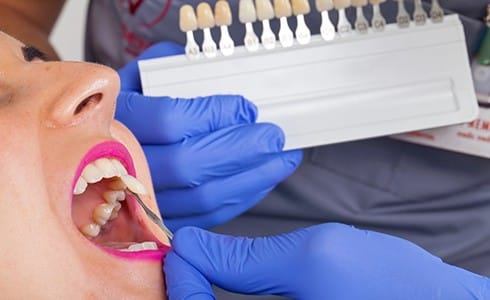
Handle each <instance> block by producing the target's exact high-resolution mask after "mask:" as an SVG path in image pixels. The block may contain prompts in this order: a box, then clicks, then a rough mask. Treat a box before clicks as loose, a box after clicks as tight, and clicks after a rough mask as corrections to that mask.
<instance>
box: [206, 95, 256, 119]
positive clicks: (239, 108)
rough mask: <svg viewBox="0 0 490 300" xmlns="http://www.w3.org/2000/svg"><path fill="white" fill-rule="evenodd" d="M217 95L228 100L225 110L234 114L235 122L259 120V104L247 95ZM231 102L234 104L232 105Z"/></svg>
mask: <svg viewBox="0 0 490 300" xmlns="http://www.w3.org/2000/svg"><path fill="white" fill-rule="evenodd" d="M216 97H219V98H221V99H223V100H224V101H227V103H225V106H224V107H223V110H224V111H225V112H227V113H229V114H230V115H233V117H234V120H235V122H233V124H250V123H255V122H256V121H257V114H258V109H257V106H255V104H254V103H252V102H251V101H249V100H248V99H246V98H245V97H243V96H241V95H219V96H216ZM230 103H232V104H234V105H230Z"/></svg>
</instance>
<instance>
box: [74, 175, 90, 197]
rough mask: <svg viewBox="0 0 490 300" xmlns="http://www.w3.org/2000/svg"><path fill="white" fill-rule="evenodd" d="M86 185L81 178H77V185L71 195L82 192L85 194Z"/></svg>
mask: <svg viewBox="0 0 490 300" xmlns="http://www.w3.org/2000/svg"><path fill="white" fill-rule="evenodd" d="M87 185H88V184H87V182H86V181H85V179H83V178H82V177H80V178H78V180H77V183H76V184H75V189H74V191H73V194H75V195H80V194H83V192H85V190H86V189H87Z"/></svg>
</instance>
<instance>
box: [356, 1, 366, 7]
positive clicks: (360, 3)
mask: <svg viewBox="0 0 490 300" xmlns="http://www.w3.org/2000/svg"><path fill="white" fill-rule="evenodd" d="M366 5H368V0H352V6H354V7H360V6H366Z"/></svg>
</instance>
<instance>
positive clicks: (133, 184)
mask: <svg viewBox="0 0 490 300" xmlns="http://www.w3.org/2000/svg"><path fill="white" fill-rule="evenodd" d="M121 180H122V181H123V182H124V184H126V186H127V187H128V189H129V190H130V191H131V192H133V193H135V194H139V195H146V194H148V192H147V191H146V188H145V186H144V185H143V184H142V183H141V182H140V181H139V180H138V179H136V178H134V177H133V176H131V175H123V176H121Z"/></svg>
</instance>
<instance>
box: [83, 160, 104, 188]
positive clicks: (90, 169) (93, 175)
mask: <svg viewBox="0 0 490 300" xmlns="http://www.w3.org/2000/svg"><path fill="white" fill-rule="evenodd" d="M103 175H104V174H102V171H101V170H99V168H97V167H96V166H95V165H93V164H88V165H87V166H86V167H85V168H84V169H83V172H82V177H83V179H85V181H87V182H88V183H95V182H99V181H100V180H102V177H103Z"/></svg>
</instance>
